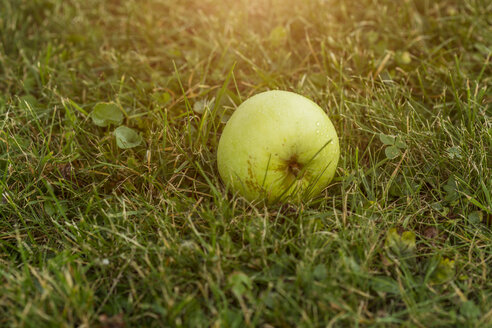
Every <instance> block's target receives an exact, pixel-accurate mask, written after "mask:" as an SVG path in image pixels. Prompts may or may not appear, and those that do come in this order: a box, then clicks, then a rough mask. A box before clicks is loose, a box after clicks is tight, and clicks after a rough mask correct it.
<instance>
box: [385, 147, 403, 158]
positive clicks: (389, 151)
mask: <svg viewBox="0 0 492 328" xmlns="http://www.w3.org/2000/svg"><path fill="white" fill-rule="evenodd" d="M384 153H385V154H386V157H387V158H388V159H394V158H397V157H398V156H399V155H400V150H399V149H398V148H397V147H396V146H389V147H386V148H385V149H384Z"/></svg>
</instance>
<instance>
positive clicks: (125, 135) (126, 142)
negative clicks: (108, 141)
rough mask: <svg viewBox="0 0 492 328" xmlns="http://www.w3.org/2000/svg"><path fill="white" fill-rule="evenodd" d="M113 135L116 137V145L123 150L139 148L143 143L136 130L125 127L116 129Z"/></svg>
mask: <svg viewBox="0 0 492 328" xmlns="http://www.w3.org/2000/svg"><path fill="white" fill-rule="evenodd" d="M113 134H114V136H115V137H116V144H117V145H118V147H120V148H121V149H128V148H133V147H137V146H138V145H140V144H141V143H142V137H141V136H140V135H139V134H138V133H137V132H136V131H135V130H133V129H130V128H129V127H126V126H124V125H122V126H120V127H118V128H116V130H114V132H113Z"/></svg>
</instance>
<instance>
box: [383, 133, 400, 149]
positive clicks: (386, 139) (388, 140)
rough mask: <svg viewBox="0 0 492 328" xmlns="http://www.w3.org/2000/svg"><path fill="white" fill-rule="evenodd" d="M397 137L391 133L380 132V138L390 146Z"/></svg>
mask: <svg viewBox="0 0 492 328" xmlns="http://www.w3.org/2000/svg"><path fill="white" fill-rule="evenodd" d="M395 139H396V137H394V136H389V135H386V134H382V133H380V134H379V140H381V142H382V143H383V144H385V145H388V146H392V145H394V144H395Z"/></svg>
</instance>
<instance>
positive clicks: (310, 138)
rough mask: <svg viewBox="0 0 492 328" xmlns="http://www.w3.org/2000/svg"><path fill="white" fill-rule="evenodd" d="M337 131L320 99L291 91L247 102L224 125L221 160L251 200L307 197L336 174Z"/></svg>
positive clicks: (222, 170)
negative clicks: (316, 99)
mask: <svg viewBox="0 0 492 328" xmlns="http://www.w3.org/2000/svg"><path fill="white" fill-rule="evenodd" d="M339 157H340V148H339V144H338V136H337V132H336V130H335V127H334V126H333V124H332V123H331V121H330V119H329V118H328V116H327V115H326V113H325V112H324V111H323V109H321V107H319V106H318V105H317V104H316V103H314V102H313V101H311V100H309V99H308V98H305V97H303V96H301V95H298V94H296V93H293V92H288V91H267V92H262V93H259V94H257V95H255V96H253V97H251V98H249V99H247V100H246V101H244V102H243V103H242V104H241V105H240V106H239V107H238V108H237V109H236V111H235V112H234V113H233V114H232V116H231V118H230V119H229V121H228V122H227V124H226V126H225V127H224V131H223V133H222V136H221V137H220V140H219V146H218V149H217V165H218V169H219V174H220V176H221V178H222V180H223V181H224V183H225V184H226V185H227V186H228V187H229V188H230V189H232V191H234V192H238V193H239V194H241V195H243V196H244V197H245V198H246V199H248V200H250V201H254V200H266V202H267V203H274V202H279V201H288V200H291V201H295V202H298V201H300V200H307V199H309V198H312V197H313V196H316V195H317V194H319V193H320V192H321V191H322V190H323V189H324V188H325V187H326V186H327V185H328V184H329V182H330V181H331V180H332V179H333V176H334V174H335V169H336V166H337V163H338V159H339Z"/></svg>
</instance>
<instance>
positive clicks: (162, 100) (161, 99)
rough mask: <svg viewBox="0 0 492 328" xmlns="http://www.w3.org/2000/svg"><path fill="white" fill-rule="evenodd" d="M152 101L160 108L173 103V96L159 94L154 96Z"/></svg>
mask: <svg viewBox="0 0 492 328" xmlns="http://www.w3.org/2000/svg"><path fill="white" fill-rule="evenodd" d="M152 99H153V100H154V101H155V102H156V103H157V104H158V105H160V106H164V105H166V104H167V103H168V102H169V101H171V95H170V94H169V92H157V93H154V94H153V95H152Z"/></svg>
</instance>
